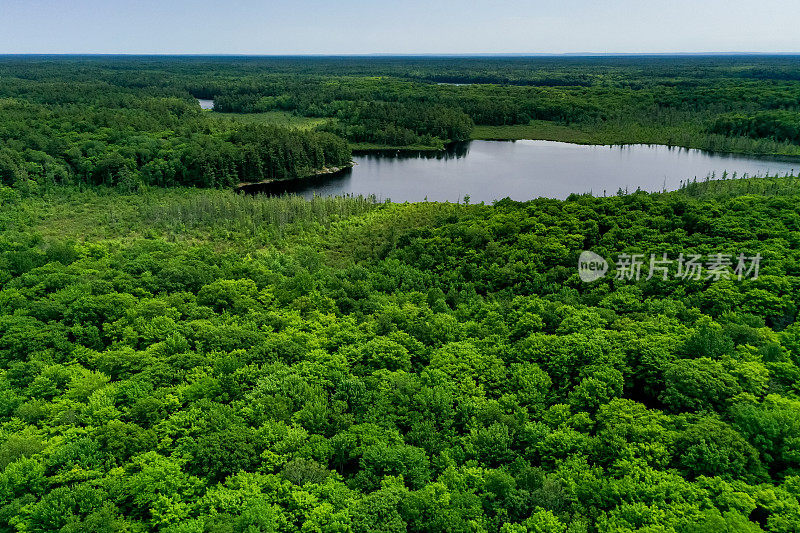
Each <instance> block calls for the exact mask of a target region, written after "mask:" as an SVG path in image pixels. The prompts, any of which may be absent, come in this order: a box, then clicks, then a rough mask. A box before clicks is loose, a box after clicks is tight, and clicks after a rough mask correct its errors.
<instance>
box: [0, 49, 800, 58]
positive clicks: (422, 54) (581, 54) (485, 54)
mask: <svg viewBox="0 0 800 533" xmlns="http://www.w3.org/2000/svg"><path fill="white" fill-rule="evenodd" d="M53 56H62V57H264V58H268V57H270V58H279V57H313V58H325V57H329V58H340V57H361V58H367V57H398V58H403V57H463V58H471V57H522V58H524V57H713V56H800V50H799V51H793V52H746V51H740V52H737V51H730V52H713V51H711V52H466V53H438V52H419V53H395V52H375V53H310V52H309V53H304V52H297V53H276V54H271V53H267V54H259V53H205V52H201V53H193V52H191V53H190V52H185V53H180V52H0V57H53Z"/></svg>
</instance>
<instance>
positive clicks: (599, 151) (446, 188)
mask: <svg viewBox="0 0 800 533" xmlns="http://www.w3.org/2000/svg"><path fill="white" fill-rule="evenodd" d="M353 159H354V161H355V163H356V165H355V166H354V167H353V168H352V169H350V170H346V171H343V172H342V173H340V174H338V175H335V176H322V177H316V178H310V179H304V180H293V181H289V182H280V183H273V184H268V185H262V186H257V187H250V188H248V192H251V191H252V192H265V193H268V194H282V193H287V192H288V193H294V194H300V195H303V196H305V197H311V196H313V195H315V194H316V195H345V194H355V195H359V194H361V195H370V194H374V195H375V196H377V197H378V198H379V199H381V200H385V199H387V198H388V199H391V200H392V201H394V202H406V201H408V202H419V201H423V200H425V199H428V200H430V201H451V202H455V201H459V200H462V199H463V198H464V196H466V195H469V196H470V201H471V202H487V203H489V202H492V201H493V200H498V199H502V198H505V197H510V198H512V199H514V200H529V199H532V198H536V197H540V196H544V197H549V198H561V199H563V198H566V197H567V196H569V195H570V194H571V193H587V192H589V193H592V194H594V195H595V196H602V195H603V194H607V195H613V194H616V193H617V191H618V190H619V189H622V190H623V191H624V190H627V191H629V192H634V191H635V190H636V189H637V188H641V189H642V190H645V191H651V192H654V191H661V190H664V189H667V190H673V189H677V188H678V187H680V185H681V182H682V181H686V180H691V179H694V178H697V180H698V181H700V180H703V179H705V178H706V177H707V176H709V175H712V174H715V175H716V177H718V178H719V177H721V176H722V174H723V172H725V171H727V172H728V174H729V175H731V174H733V173H734V172H736V173H737V175H738V176H742V175H743V174H745V173H746V174H748V175H749V176H754V175H765V174H781V175H783V174H785V173H791V172H793V171H794V170H795V169H797V170H798V171H800V159H797V160H794V161H792V160H777V159H759V158H755V157H748V156H741V155H726V154H714V153H709V152H703V151H700V150H687V149H685V148H670V147H666V146H649V145H626V146H587V145H578V144H569V143H561V142H552V141H515V142H503V141H472V142H470V143H463V144H459V145H455V146H453V147H451V148H450V149H449V150H447V151H446V152H441V153H434V154H430V153H428V154H424V153H419V154H397V153H389V154H377V155H376V154H372V155H358V156H355V157H354V158H353Z"/></svg>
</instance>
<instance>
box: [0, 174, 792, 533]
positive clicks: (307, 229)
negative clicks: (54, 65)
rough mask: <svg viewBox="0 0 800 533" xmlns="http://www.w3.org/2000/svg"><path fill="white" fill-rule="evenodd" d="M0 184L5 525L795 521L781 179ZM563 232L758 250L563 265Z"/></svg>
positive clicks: (313, 527) (595, 242)
mask: <svg viewBox="0 0 800 533" xmlns="http://www.w3.org/2000/svg"><path fill="white" fill-rule="evenodd" d="M0 197H1V198H2V207H1V208H0V228H1V230H2V231H1V232H0V283H2V290H0V315H2V316H0V369H1V370H0V391H1V392H0V412H1V414H2V425H1V426H0V428H1V429H0V467H2V472H0V524H2V526H0V530H2V531H31V532H33V531H65V532H67V531H69V532H72V531H74V532H83V531H169V532H198V533H199V532H234V531H248V532H255V531H286V532H288V531H337V532H340V531H353V532H367V531H375V532H378V531H380V532H385V531H420V532H428V531H443V532H444V531H453V532H461V531H463V532H475V531H478V532H481V531H485V532H497V531H500V532H503V533H512V532H513V533H517V532H525V531H530V532H546V533H566V532H570V533H577V532H612V531H614V532H619V531H623V532H624V531H628V532H633V531H636V532H654V531H677V532H711V531H715V532H716V531H723V532H733V531H736V532H740V531H744V532H753V533H755V532H761V531H768V532H776V533H778V532H786V533H788V532H792V531H797V529H798V528H800V501H798V498H800V454H799V453H798V450H800V388H798V383H800V323H798V322H797V321H796V317H797V309H798V305H799V304H800V301H798V294H800V291H799V290H798V289H799V288H800V268H798V265H800V183H799V182H798V179H797V178H794V177H789V178H771V179H752V180H726V181H710V182H708V183H696V184H690V185H688V186H687V187H685V188H683V189H681V190H679V191H676V192H671V193H662V194H646V193H635V194H630V195H620V196H614V197H608V198H594V197H591V196H588V195H587V196H574V197H572V198H570V199H568V200H567V201H558V200H548V199H539V200H533V201H530V202H525V203H516V202H511V201H507V200H506V201H502V202H498V203H496V204H495V205H492V206H489V205H469V204H463V203H462V204H447V203H419V204H390V203H375V202H374V201H371V200H369V199H363V198H316V199H314V200H312V201H306V200H303V199H300V198H297V197H276V198H268V197H264V196H257V197H254V196H243V195H237V194H235V193H233V192H230V191H213V190H190V189H173V190H158V189H155V190H151V191H147V192H143V193H123V192H118V191H115V190H113V189H107V188H92V189H88V190H85V191H83V192H81V191H78V190H75V189H69V188H63V189H60V190H56V191H54V192H51V193H47V194H41V195H38V196H30V195H25V194H22V193H20V192H18V191H17V190H15V189H12V188H4V189H2V190H0ZM582 249H591V250H594V251H596V252H597V253H599V254H600V255H603V256H604V257H610V256H612V255H613V254H615V253H621V252H627V253H660V252H662V251H663V252H666V253H669V254H670V255H673V256H674V255H677V254H678V253H685V254H692V253H697V254H703V255H709V254H711V253H715V252H722V253H729V254H738V253H740V252H741V253H745V254H747V255H755V254H757V253H759V254H761V256H763V260H762V264H761V271H760V275H759V276H758V278H757V279H744V280H741V281H739V280H737V278H736V277H734V276H731V277H730V278H729V279H726V278H725V277H722V278H721V279H718V280H713V279H706V278H705V277H704V278H703V279H690V280H685V279H673V278H670V279H667V280H664V279H662V278H661V277H660V276H655V277H653V278H651V279H649V280H647V279H645V277H643V278H642V279H641V280H639V281H636V280H627V279H619V280H618V279H616V277H615V276H613V275H609V276H607V277H606V278H603V279H602V280H599V281H596V282H593V283H583V282H581V281H580V280H579V279H578V274H577V269H576V264H577V255H578V253H579V252H580V250H582Z"/></svg>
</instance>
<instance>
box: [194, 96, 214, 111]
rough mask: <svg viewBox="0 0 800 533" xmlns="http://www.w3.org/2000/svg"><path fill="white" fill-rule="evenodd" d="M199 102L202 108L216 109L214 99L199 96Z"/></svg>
mask: <svg viewBox="0 0 800 533" xmlns="http://www.w3.org/2000/svg"><path fill="white" fill-rule="evenodd" d="M197 102H198V103H199V104H200V109H214V100H206V99H205V98H198V99H197Z"/></svg>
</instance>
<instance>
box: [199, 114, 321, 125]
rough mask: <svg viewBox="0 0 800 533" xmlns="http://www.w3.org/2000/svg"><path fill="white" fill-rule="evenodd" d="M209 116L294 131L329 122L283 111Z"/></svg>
mask: <svg viewBox="0 0 800 533" xmlns="http://www.w3.org/2000/svg"><path fill="white" fill-rule="evenodd" d="M209 116H211V117H214V118H215V119H219V120H228V121H231V122H236V123H239V124H269V125H272V126H281V127H284V128H290V129H296V130H311V129H314V128H317V127H319V126H322V125H323V124H325V123H326V122H328V121H329V120H330V119H327V118H313V117H301V116H298V115H293V114H291V113H286V112H284V111H268V112H266V113H218V112H216V111H210V112H209Z"/></svg>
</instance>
